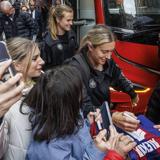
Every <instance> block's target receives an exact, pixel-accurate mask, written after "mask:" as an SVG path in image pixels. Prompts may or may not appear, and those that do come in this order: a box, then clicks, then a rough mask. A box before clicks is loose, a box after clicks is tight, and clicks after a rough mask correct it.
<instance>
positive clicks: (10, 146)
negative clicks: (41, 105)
mask: <svg viewBox="0 0 160 160" xmlns="http://www.w3.org/2000/svg"><path fill="white" fill-rule="evenodd" d="M7 45H8V49H9V53H10V55H11V57H12V60H13V64H14V66H15V69H16V71H17V72H18V73H21V74H22V80H23V81H24V83H25V89H24V90H23V95H24V96H25V95H26V94H28V92H29V90H30V89H31V88H32V86H33V84H34V81H33V80H32V78H35V77H39V76H40V75H41V72H42V65H43V64H44V61H43V60H42V59H41V57H40V51H39V49H38V46H37V44H36V43H35V42H33V41H31V40H28V39H25V38H14V39H12V40H10V41H8V43H7ZM22 99H23V97H22V98H21V100H19V101H18V102H16V103H15V104H14V105H13V106H11V108H10V109H9V111H8V112H7V113H6V114H5V115H4V118H3V123H2V124H1V127H0V137H1V139H2V140H3V141H2V142H1V144H0V146H1V147H0V149H1V150H0V158H1V157H3V159H4V160H23V159H25V155H26V150H27V147H28V144H29V142H30V134H31V131H30V129H31V126H30V123H29V121H28V116H27V115H25V114H22V113H21V112H20V105H21V101H22ZM21 110H22V112H23V113H25V112H29V111H30V110H29V108H28V107H27V106H23V107H22V109H21Z"/></svg>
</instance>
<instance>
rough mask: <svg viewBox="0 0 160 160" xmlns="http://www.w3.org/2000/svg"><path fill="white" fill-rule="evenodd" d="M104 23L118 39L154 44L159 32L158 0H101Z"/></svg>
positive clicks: (159, 1) (159, 13)
mask: <svg viewBox="0 0 160 160" xmlns="http://www.w3.org/2000/svg"><path fill="white" fill-rule="evenodd" d="M103 4H104V13H105V21H106V24H107V25H109V26H111V27H112V28H113V30H114V31H115V33H116V34H117V37H118V39H120V40H124V41H131V42H137V43H144V44H152V45H156V44H157V41H158V40H159V39H158V35H159V33H160V18H159V17H160V0H103Z"/></svg>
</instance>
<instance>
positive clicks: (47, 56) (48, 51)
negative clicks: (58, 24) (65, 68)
mask: <svg viewBox="0 0 160 160" xmlns="http://www.w3.org/2000/svg"><path fill="white" fill-rule="evenodd" d="M77 49H78V44H77V41H76V36H75V33H74V32H73V31H69V32H66V33H65V35H64V36H63V37H62V38H61V37H58V39H56V40H53V39H52V37H51V34H50V33H49V32H47V33H46V35H45V37H44V41H43V42H42V46H41V57H42V58H43V60H44V61H45V66H44V69H49V68H52V67H53V66H56V65H61V64H62V63H63V62H64V60H66V59H68V58H71V57H72V56H73V55H74V54H75V52H76V50H77Z"/></svg>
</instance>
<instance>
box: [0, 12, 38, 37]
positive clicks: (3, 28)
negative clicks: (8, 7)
mask: <svg viewBox="0 0 160 160" xmlns="http://www.w3.org/2000/svg"><path fill="white" fill-rule="evenodd" d="M2 32H4V33H5V36H6V39H8V38H13V37H25V38H30V39H32V38H33V35H36V34H37V32H38V27H37V25H36V23H35V22H34V21H33V19H32V18H31V17H30V15H29V14H28V13H19V14H15V15H14V17H13V19H12V20H11V18H9V17H8V16H6V15H3V14H0V36H1V34H2Z"/></svg>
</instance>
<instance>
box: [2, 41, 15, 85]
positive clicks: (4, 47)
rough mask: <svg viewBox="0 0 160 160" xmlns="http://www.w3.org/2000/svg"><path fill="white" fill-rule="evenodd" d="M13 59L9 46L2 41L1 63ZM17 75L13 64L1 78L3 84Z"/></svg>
mask: <svg viewBox="0 0 160 160" xmlns="http://www.w3.org/2000/svg"><path fill="white" fill-rule="evenodd" d="M9 59H11V57H10V55H9V52H8V49H7V45H6V43H5V42H3V41H0V62H5V61H7V60H9ZM15 74H16V70H15V69H14V66H13V64H11V65H10V66H9V67H8V69H6V71H5V73H4V74H3V76H2V78H1V80H0V81H1V83H2V82H5V81H7V80H8V79H9V78H11V77H13V76H14V75H15Z"/></svg>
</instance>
